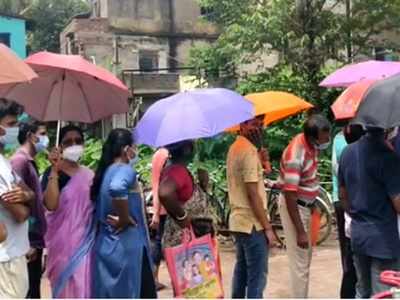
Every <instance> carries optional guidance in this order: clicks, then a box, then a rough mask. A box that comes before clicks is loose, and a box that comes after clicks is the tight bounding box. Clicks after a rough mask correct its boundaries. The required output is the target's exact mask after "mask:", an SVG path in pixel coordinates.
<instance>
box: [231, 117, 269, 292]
mask: <svg viewBox="0 0 400 300" xmlns="http://www.w3.org/2000/svg"><path fill="white" fill-rule="evenodd" d="M264 119H265V116H264V115H260V116H258V117H256V118H254V119H252V120H250V121H246V122H244V123H242V124H241V125H240V135H239V137H238V138H237V139H236V141H235V143H233V144H232V146H231V147H230V149H229V152H228V158H227V180H228V194H229V203H230V206H231V214H230V220H229V228H230V230H231V231H232V232H233V233H234V237H235V245H236V265H235V270H234V275H233V280H232V282H233V285H232V298H246V297H247V298H263V292H264V289H265V287H266V284H267V272H268V251H269V247H270V246H272V245H273V243H274V241H275V236H274V233H273V230H272V226H271V224H270V223H269V220H268V217H267V207H266V205H267V195H266V192H265V188H264V176H263V175H264V169H263V165H262V160H265V156H266V155H265V154H264V151H262V147H261V145H262V129H263V125H264Z"/></svg>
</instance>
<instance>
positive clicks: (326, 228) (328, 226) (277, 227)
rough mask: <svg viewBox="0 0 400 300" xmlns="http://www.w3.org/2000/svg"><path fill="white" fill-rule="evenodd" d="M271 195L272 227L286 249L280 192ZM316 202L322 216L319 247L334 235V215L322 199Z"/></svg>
mask: <svg viewBox="0 0 400 300" xmlns="http://www.w3.org/2000/svg"><path fill="white" fill-rule="evenodd" d="M270 193H271V195H270V197H269V205H268V212H269V218H270V222H271V225H272V229H273V230H274V234H275V237H276V239H277V241H278V242H279V243H280V245H281V246H283V247H284V246H285V233H284V230H283V225H282V221H281V217H280V214H279V205H278V198H279V192H277V191H271V192H270ZM315 201H316V203H315V205H316V208H317V209H318V211H319V212H320V214H321V222H320V229H319V236H318V241H317V245H321V244H322V243H323V242H325V241H326V240H327V239H328V238H329V236H330V235H331V233H332V214H331V212H330V210H329V207H328V205H327V204H326V203H325V202H324V201H323V200H322V199H321V198H320V197H317V199H316V200H315Z"/></svg>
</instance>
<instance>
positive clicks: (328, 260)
mask: <svg viewBox="0 0 400 300" xmlns="http://www.w3.org/2000/svg"><path fill="white" fill-rule="evenodd" d="M338 249H339V248H338V245H337V241H335V240H333V239H332V240H331V241H328V242H327V244H326V245H324V246H321V247H318V248H316V249H315V251H314V255H313V261H312V265H311V284H310V298H338V296H339V287H340V280H341V268H340V254H339V250H338ZM221 260H222V266H223V270H222V272H223V280H224V289H225V296H226V297H229V296H230V290H231V279H232V274H233V268H234V264H235V253H234V251H233V248H232V247H231V246H227V247H221ZM288 278H289V270H288V261H287V256H286V254H285V252H284V251H283V250H278V249H275V250H273V252H272V253H271V256H270V259H269V275H268V286H267V289H266V291H265V293H264V297H265V298H267V297H268V298H289V297H290V294H289V289H288V288H289V281H288ZM160 279H161V281H162V282H163V283H165V284H167V285H168V288H167V289H165V290H163V291H161V292H160V293H159V294H158V296H159V298H172V296H173V295H172V290H171V288H170V280H169V275H168V271H167V269H166V266H165V264H162V266H161V269H160ZM42 290H43V297H45V298H48V297H49V296H50V288H49V284H48V281H47V280H46V279H44V280H43V286H42Z"/></svg>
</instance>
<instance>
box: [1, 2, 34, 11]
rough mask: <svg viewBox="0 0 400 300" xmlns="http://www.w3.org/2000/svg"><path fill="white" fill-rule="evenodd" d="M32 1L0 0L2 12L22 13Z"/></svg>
mask: <svg viewBox="0 0 400 300" xmlns="http://www.w3.org/2000/svg"><path fill="white" fill-rule="evenodd" d="M30 2H31V0H0V12H3V13H10V14H20V13H21V12H22V11H23V10H24V9H25V8H26V7H28V6H29V5H30Z"/></svg>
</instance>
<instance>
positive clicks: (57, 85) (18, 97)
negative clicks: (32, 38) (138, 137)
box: [0, 52, 129, 123]
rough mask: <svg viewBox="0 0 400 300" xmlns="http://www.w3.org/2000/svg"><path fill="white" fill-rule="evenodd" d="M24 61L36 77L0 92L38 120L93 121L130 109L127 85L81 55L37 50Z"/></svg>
mask: <svg viewBox="0 0 400 300" xmlns="http://www.w3.org/2000/svg"><path fill="white" fill-rule="evenodd" d="M25 61H26V62H27V63H28V64H29V65H30V66H31V67H32V68H33V69H34V70H35V71H36V73H37V74H38V75H39V78H37V79H34V80H33V81H32V82H31V83H26V84H25V83H22V84H17V85H14V86H12V87H10V88H8V89H0V96H4V97H6V98H9V99H13V100H15V101H17V102H18V103H20V104H22V105H23V106H24V107H25V111H26V112H27V113H28V114H30V115H31V116H33V117H34V118H36V119H38V120H41V121H72V122H84V123H93V122H96V121H98V120H101V119H104V118H106V117H109V116H111V115H113V114H119V113H125V112H127V111H128V109H129V106H128V97H129V90H128V88H127V87H126V86H125V85H124V84H123V83H122V82H121V81H120V80H119V79H118V78H116V77H115V76H114V75H113V74H112V73H110V72H109V71H107V70H105V69H103V68H100V67H97V66H95V65H94V64H92V63H90V62H88V61H87V60H85V59H84V58H82V57H80V56H76V55H61V54H54V53H50V52H39V53H36V54H34V55H32V56H30V57H28V58H27V59H26V60H25Z"/></svg>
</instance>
